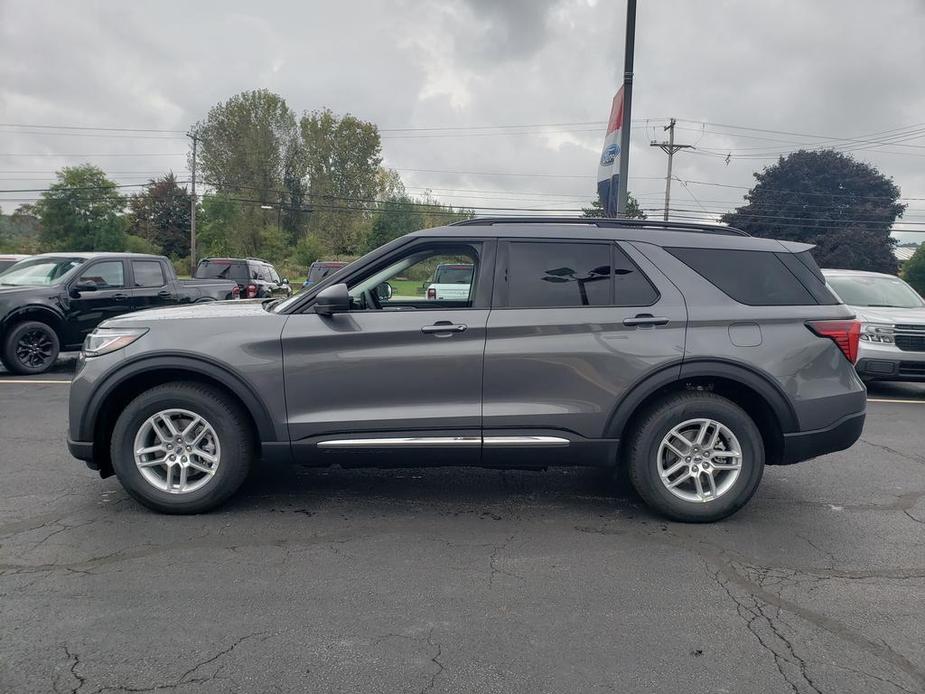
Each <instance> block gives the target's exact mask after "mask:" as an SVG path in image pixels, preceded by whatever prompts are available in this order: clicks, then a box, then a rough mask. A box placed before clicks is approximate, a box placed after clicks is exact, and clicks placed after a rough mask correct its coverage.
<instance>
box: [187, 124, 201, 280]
mask: <svg viewBox="0 0 925 694" xmlns="http://www.w3.org/2000/svg"><path fill="white" fill-rule="evenodd" d="M187 136H188V137H190V138H192V140H193V163H192V165H191V166H190V174H192V176H191V178H192V181H191V183H192V192H191V194H190V211H189V264H190V275H195V274H196V154H197V149H198V145H199V138H198V137H196V135H195V134H194V133H189V134H188V135H187Z"/></svg>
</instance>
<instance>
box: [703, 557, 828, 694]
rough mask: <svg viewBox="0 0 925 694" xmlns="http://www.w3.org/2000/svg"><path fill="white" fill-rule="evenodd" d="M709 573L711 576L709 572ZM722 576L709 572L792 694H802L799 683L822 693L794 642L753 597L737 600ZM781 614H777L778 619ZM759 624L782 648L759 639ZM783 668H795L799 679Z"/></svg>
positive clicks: (760, 635) (762, 638) (718, 573)
mask: <svg viewBox="0 0 925 694" xmlns="http://www.w3.org/2000/svg"><path fill="white" fill-rule="evenodd" d="M708 573H710V572H709V571H708ZM721 574H722V571H721V570H717V571H716V572H713V573H710V576H711V577H712V578H713V580H714V581H716V583H717V585H719V587H720V588H722V589H723V592H725V593H726V595H727V596H729V599H730V600H732V601H733V602H734V603H735V605H736V614H738V615H739V617H740V618H741V619H742V620H743V621H744V622H745V626H746V628H747V629H748V630H749V632H751V634H752V635H753V636H754V637H755V639H756V640H757V641H758V643H759V644H760V645H761V647H762V648H764V649H765V650H766V651H768V652H769V653H770V654H771V655H772V657H773V658H774V665H775V666H776V667H777V671H778V672H779V673H780V676H781V677H782V678H783V679H784V681H785V682H786V683H787V684H788V685H789V686H790V688H791V689H792V690H793V692H794V694H804V691H805V687H802V686H800V685H801V684H806V685H807V686H808V687H809V691H812V692H815V694H822V690H821V689H819V687H817V686H816V684H815V683H814V682H813V680H812V678H811V677H810V676H809V674H808V673H807V671H806V661H805V660H804V659H803V658H802V657H800V656H799V655H797V653H796V650H795V649H794V647H793V643H792V642H791V641H790V639H788V638H787V637H786V636H784V634H783V633H782V632H781V630H780V628H779V627H778V626H777V624H776V623H775V620H774V619H772V618H771V616H770V615H769V614H767V613H766V612H765V611H764V606H763V605H762V604H761V602H760V601H759V600H758V598H756V597H755V596H753V595H748V598H750V599H751V604H750V605H749V604H747V603H746V600H745V599H744V598H740V597H738V596H737V595H736V594H735V593H734V592H733V591H732V590H731V589H730V588H729V583H730V581H729V580H728V579H727V580H722V579H721V578H720V576H721ZM779 616H780V615H779V614H778V617H779ZM759 625H764V626H766V627H767V628H768V629H769V630H770V631H771V633H772V634H773V635H774V637H775V638H776V639H777V640H779V641H780V642H782V643H783V645H784V648H780V647H779V646H778V647H775V646H777V644H776V643H772V640H771V639H768V638H766V637H765V636H762V634H761V633H760V631H759ZM785 664H786V665H790V666H792V668H796V671H797V672H796V673H794V674H798V675H799V679H797V678H796V677H795V676H792V675H790V674H788V672H787V670H788V669H791V668H785Z"/></svg>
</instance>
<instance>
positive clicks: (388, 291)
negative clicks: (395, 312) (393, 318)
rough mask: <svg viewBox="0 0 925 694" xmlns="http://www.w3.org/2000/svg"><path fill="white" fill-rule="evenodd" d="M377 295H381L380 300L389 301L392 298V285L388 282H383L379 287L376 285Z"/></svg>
mask: <svg viewBox="0 0 925 694" xmlns="http://www.w3.org/2000/svg"><path fill="white" fill-rule="evenodd" d="M376 296H377V297H379V301H388V300H389V299H391V298H392V285H391V284H389V283H388V282H383V283H382V284H380V285H379V286H378V287H376Z"/></svg>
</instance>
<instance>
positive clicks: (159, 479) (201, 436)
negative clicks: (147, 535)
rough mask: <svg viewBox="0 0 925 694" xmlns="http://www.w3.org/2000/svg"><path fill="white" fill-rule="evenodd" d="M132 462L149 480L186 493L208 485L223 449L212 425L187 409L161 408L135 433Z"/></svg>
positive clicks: (154, 485)
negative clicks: (133, 460)
mask: <svg viewBox="0 0 925 694" xmlns="http://www.w3.org/2000/svg"><path fill="white" fill-rule="evenodd" d="M133 451H134V455H135V466H136V467H137V468H138V471H139V472H140V473H141V476H142V477H143V478H144V479H145V481H146V482H148V484H150V485H152V486H153V487H155V488H156V489H159V490H161V491H162V492H167V493H169V494H189V493H191V492H195V491H196V490H198V489H201V488H202V487H204V486H205V485H207V484H208V483H209V482H210V481H211V480H212V479H213V478H214V476H215V473H216V471H217V470H218V467H219V464H220V462H221V456H222V450H221V444H220V442H219V439H218V435H217V434H216V433H215V429H214V428H213V427H212V425H211V424H210V423H209V422H208V421H207V420H206V419H205V418H204V417H202V416H201V415H198V414H196V413H195V412H190V411H189V410H182V409H169V410H162V411H160V412H158V413H156V414H154V415H152V416H150V417H148V418H147V419H146V420H145V421H144V423H143V424H142V425H141V427H140V428H139V429H138V433H137V434H136V435H135V442H134V446H133Z"/></svg>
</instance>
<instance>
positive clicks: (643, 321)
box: [623, 313, 668, 327]
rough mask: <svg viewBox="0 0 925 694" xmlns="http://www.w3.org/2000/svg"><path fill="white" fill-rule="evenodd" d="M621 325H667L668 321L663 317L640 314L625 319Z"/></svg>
mask: <svg viewBox="0 0 925 694" xmlns="http://www.w3.org/2000/svg"><path fill="white" fill-rule="evenodd" d="M623 325H626V326H628V327H633V326H639V325H653V326H654V325H668V319H667V318H665V317H664V316H653V315H652V314H651V313H640V314H639V315H638V316H633V317H632V318H625V319H624V320H623Z"/></svg>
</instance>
